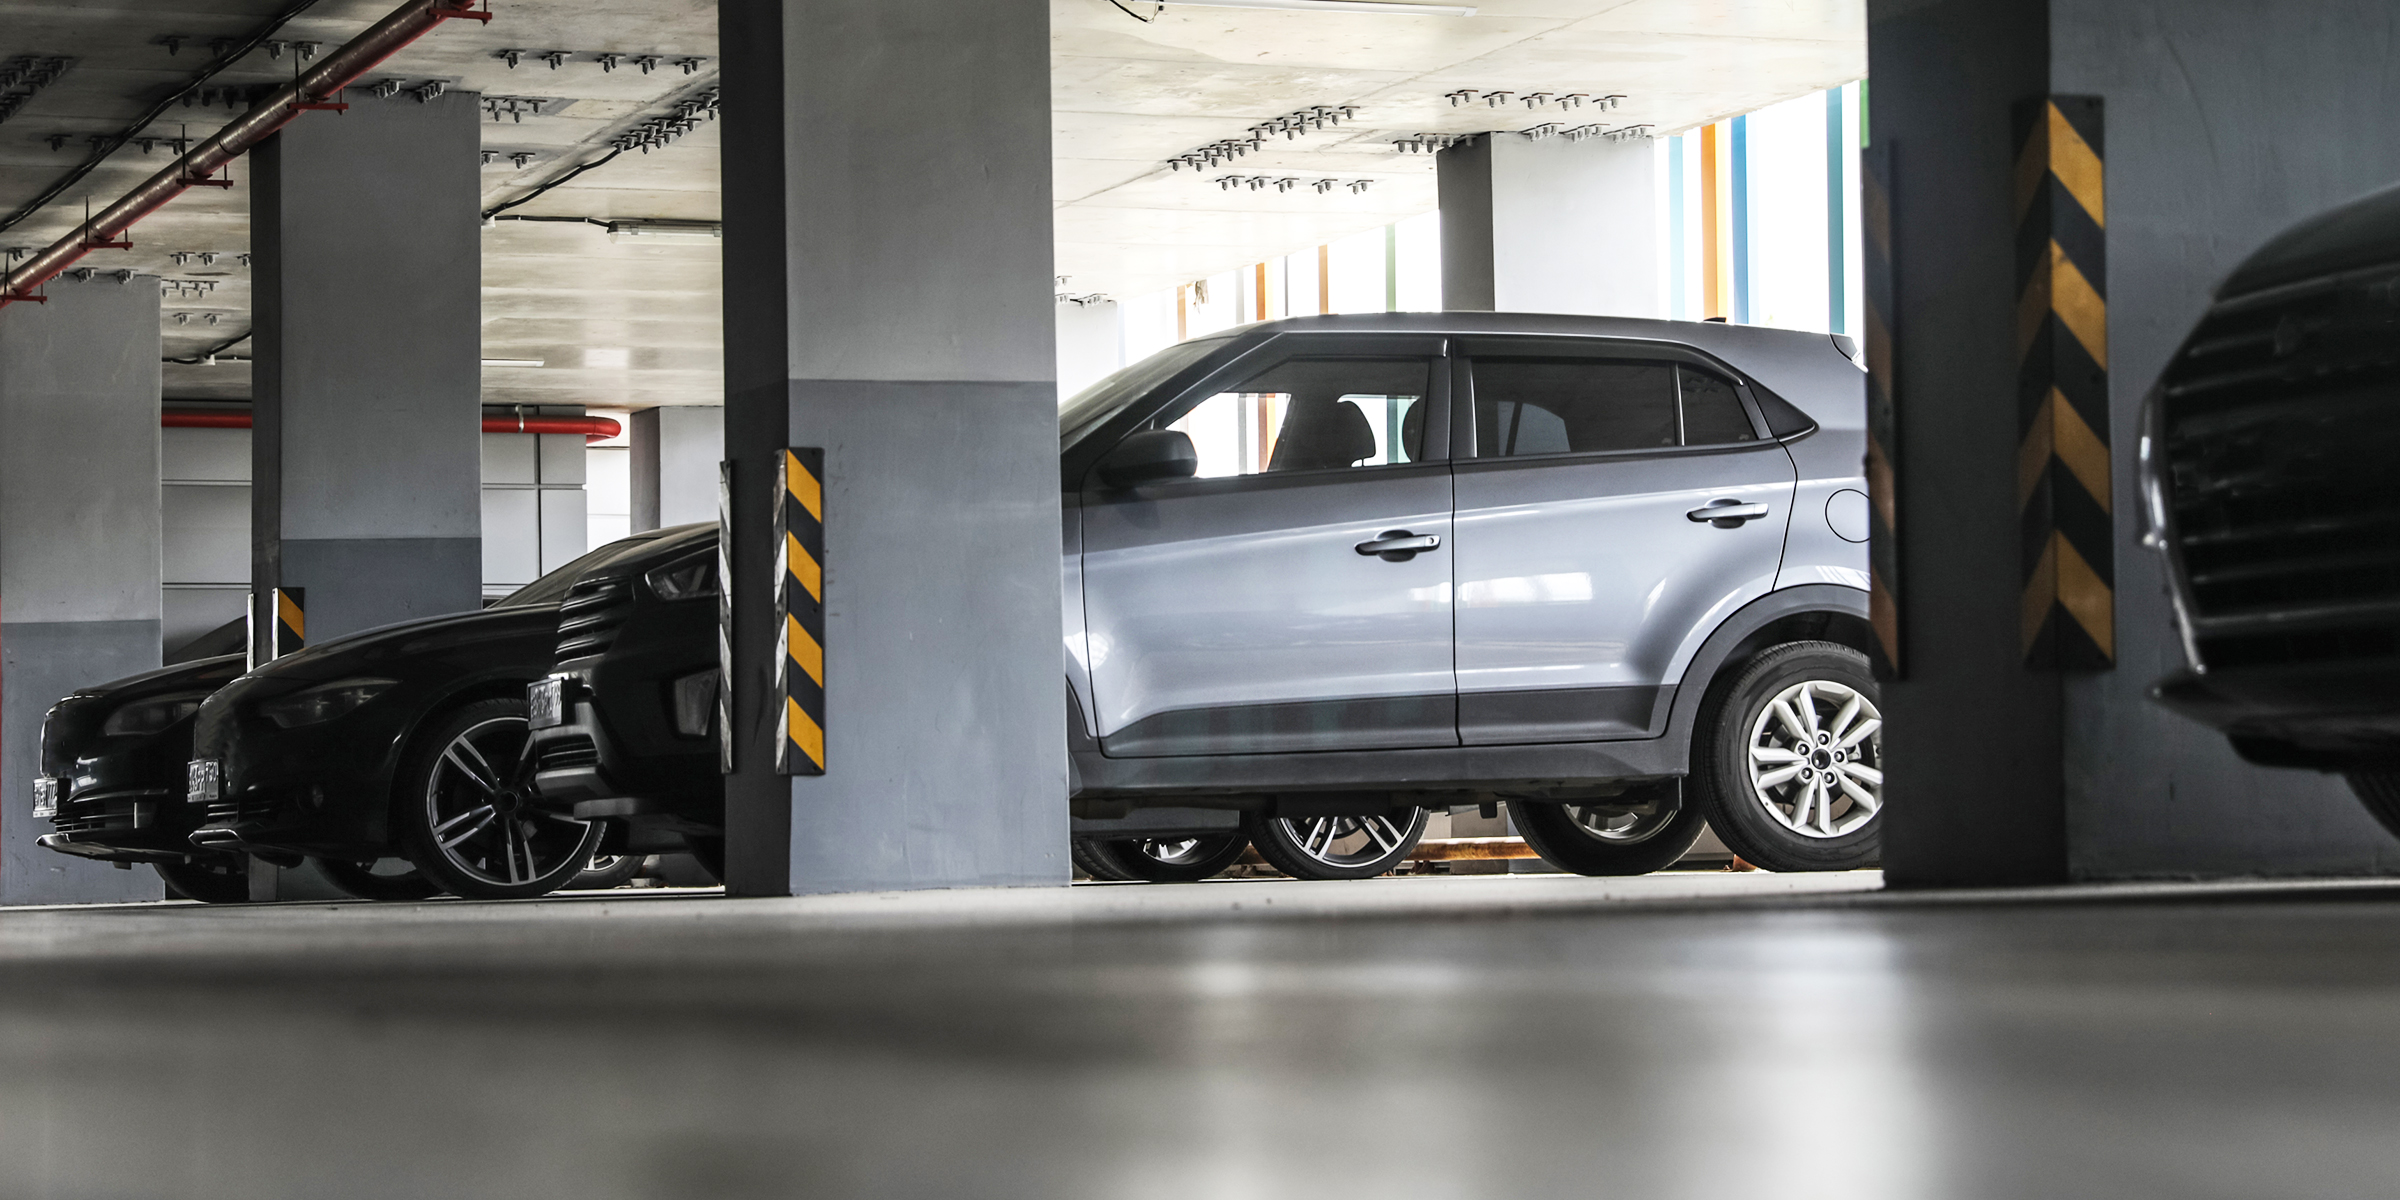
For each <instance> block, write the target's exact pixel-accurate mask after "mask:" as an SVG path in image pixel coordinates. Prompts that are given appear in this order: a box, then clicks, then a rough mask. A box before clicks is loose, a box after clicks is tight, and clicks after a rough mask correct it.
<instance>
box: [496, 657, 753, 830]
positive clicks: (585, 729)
mask: <svg viewBox="0 0 2400 1200" xmlns="http://www.w3.org/2000/svg"><path fill="white" fill-rule="evenodd" d="M565 717H566V720H565V722H564V723H562V724H559V725H556V726H553V727H551V728H548V729H536V730H534V731H533V748H534V776H533V780H534V788H535V790H536V791H537V792H538V793H539V794H540V796H541V804H542V806H543V807H545V808H548V809H550V810H551V811H553V812H558V813H563V814H565V815H568V816H571V817H574V818H575V819H577V820H580V821H599V820H609V821H618V822H622V823H623V824H624V825H625V826H626V828H627V830H628V835H629V838H630V847H631V849H633V850H636V851H655V850H658V849H661V848H664V849H669V850H671V849H676V848H679V839H681V838H682V837H684V836H687V835H689V836H699V837H716V836H721V835H722V834H723V833H724V829H725V800H724V792H723V788H722V785H721V783H719V781H718V778H717V777H716V776H715V774H714V771H713V764H712V765H711V767H710V768H709V770H710V773H709V777H708V778H707V779H706V780H693V779H681V778H677V779H674V780H673V782H672V784H670V785H662V782H661V780H660V779H659V778H658V777H659V776H661V775H670V776H680V775H683V774H686V773H687V772H685V771H681V770H678V769H677V768H678V767H687V766H690V765H691V764H690V763H687V762H685V761H684V760H685V759H689V758H694V757H695V756H691V755H677V756H675V761H674V763H672V764H660V763H647V764H645V763H637V762H635V761H634V757H633V756H632V755H631V754H630V753H628V752H627V751H626V750H625V749H624V747H623V746H621V745H620V744H619V742H618V740H617V739H616V738H615V737H614V736H612V735H611V734H610V732H609V729H608V726H607V723H606V722H604V721H602V720H601V719H600V715H599V712H598V707H597V706H596V705H595V704H594V703H593V701H592V698H591V692H590V690H589V689H588V688H585V687H574V688H571V689H570V691H569V698H568V699H567V700H566V701H565ZM712 784H713V785H716V786H709V785H712Z"/></svg>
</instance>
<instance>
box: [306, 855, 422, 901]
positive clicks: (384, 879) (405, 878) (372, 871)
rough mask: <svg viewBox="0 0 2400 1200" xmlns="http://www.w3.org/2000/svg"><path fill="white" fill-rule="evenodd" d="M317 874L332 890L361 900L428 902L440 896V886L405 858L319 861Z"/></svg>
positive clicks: (329, 859)
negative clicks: (341, 891) (322, 875)
mask: <svg viewBox="0 0 2400 1200" xmlns="http://www.w3.org/2000/svg"><path fill="white" fill-rule="evenodd" d="M317 870H318V871H320V872H322V873H323V874H324V876H325V878H326V880H327V881H328V882H330V883H332V884H333V886H335V887H337V888H340V889H341V890H343V891H345V892H348V893H349V894H351V895H353V896H356V897H358V898H359V899H361V900H430V899H432V898H434V897H435V896H439V895H441V894H442V889H441V885H439V884H436V883H435V882H434V881H432V880H431V879H428V878H426V877H425V872H424V871H422V870H419V869H418V868H417V865H416V864H415V863H412V862H410V861H408V860H407V859H405V858H379V859H376V860H375V861H374V862H363V863H362V862H350V861H348V860H345V859H339V858H320V859H318V860H317Z"/></svg>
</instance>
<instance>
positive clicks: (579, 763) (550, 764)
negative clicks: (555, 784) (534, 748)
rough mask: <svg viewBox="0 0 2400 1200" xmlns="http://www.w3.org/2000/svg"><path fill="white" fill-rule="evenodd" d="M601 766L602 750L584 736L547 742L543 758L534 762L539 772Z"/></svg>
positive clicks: (543, 749) (542, 754)
mask: <svg viewBox="0 0 2400 1200" xmlns="http://www.w3.org/2000/svg"><path fill="white" fill-rule="evenodd" d="M598 765H600V748H599V747H598V746H595V745H593V744H592V739H590V738H588V737H582V736H573V737H563V738H557V739H555V740H552V741H549V742H546V743H544V744H543V746H542V753H541V757H540V758H539V759H537V760H536V761H535V762H534V769H535V770H537V771H564V770H571V769H576V768H581V767H594V766H598Z"/></svg>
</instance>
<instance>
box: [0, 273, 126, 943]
mask: <svg viewBox="0 0 2400 1200" xmlns="http://www.w3.org/2000/svg"><path fill="white" fill-rule="evenodd" d="M47 290H48V292H49V297H50V299H49V302H48V303H46V304H12V305H10V306H9V307H8V308H7V309H6V310H5V311H0V903H6V904H49V903H59V902H66V901H101V900H155V899H158V898H159V895H160V889H159V883H158V877H157V876H156V875H155V874H152V873H151V872H149V871H119V870H116V869H114V868H112V867H110V866H109V865H108V864H107V863H99V862H91V861H88V860H84V859H77V858H69V857H68V856H66V855H63V854H53V853H51V852H50V851H47V850H44V849H42V848H40V847H39V846H37V845H35V844H34V839H36V838H38V837H40V836H41V835H43V834H45V833H48V832H50V823H49V822H48V821H46V820H35V819H34V817H33V777H34V775H35V774H36V773H38V771H39V770H40V765H41V728H42V717H43V715H44V714H45V713H47V712H48V711H49V709H50V705H51V704H52V703H53V702H55V701H56V700H57V699H58V698H59V697H61V696H64V695H66V694H67V693H68V692H71V691H73V690H75V689H76V688H79V687H85V686H88V685H91V684H95V683H105V682H107V681H109V680H111V679H121V678H123V677H125V676H127V675H132V674H135V673H137V672H140V671H146V670H149V669H151V668H154V667H156V666H158V663H159V649H158V638H159V632H158V631H159V586H158V585H159V515H158V514H159V484H158V453H159V452H158V438H159V430H158V409H159V403H158V396H159V349H158V340H159V339H158V280H157V279H156V278H154V277H149V276H136V277H134V278H132V279H130V280H128V281H126V282H122V283H120V282H118V281H117V280H116V279H115V278H113V277H111V276H108V275H99V276H95V277H94V278H92V279H90V280H88V281H84V282H77V281H75V280H74V279H72V278H63V279H59V280H57V281H55V282H53V283H51V284H50V286H49V288H48V289H47Z"/></svg>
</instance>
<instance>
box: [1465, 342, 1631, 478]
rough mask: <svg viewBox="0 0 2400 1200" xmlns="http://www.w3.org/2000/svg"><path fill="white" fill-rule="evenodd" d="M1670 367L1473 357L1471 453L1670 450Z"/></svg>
mask: <svg viewBox="0 0 2400 1200" xmlns="http://www.w3.org/2000/svg"><path fill="white" fill-rule="evenodd" d="M1676 442H1677V438H1676V428H1675V368H1674V367H1672V366H1669V365H1667V364H1664V363H1626V362H1606V361H1601V360H1597V359H1588V358H1587V359H1572V358H1569V359H1529V358H1518V359H1509V358H1500V359H1492V358H1486V359H1479V360H1477V362H1476V363H1475V455H1476V457H1478V458H1507V457H1512V456H1516V455H1525V454H1565V453H1578V454H1581V453H1591V452H1594V451H1602V450H1648V449H1655V448H1657V447H1660V446H1673V445H1675V444H1676Z"/></svg>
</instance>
